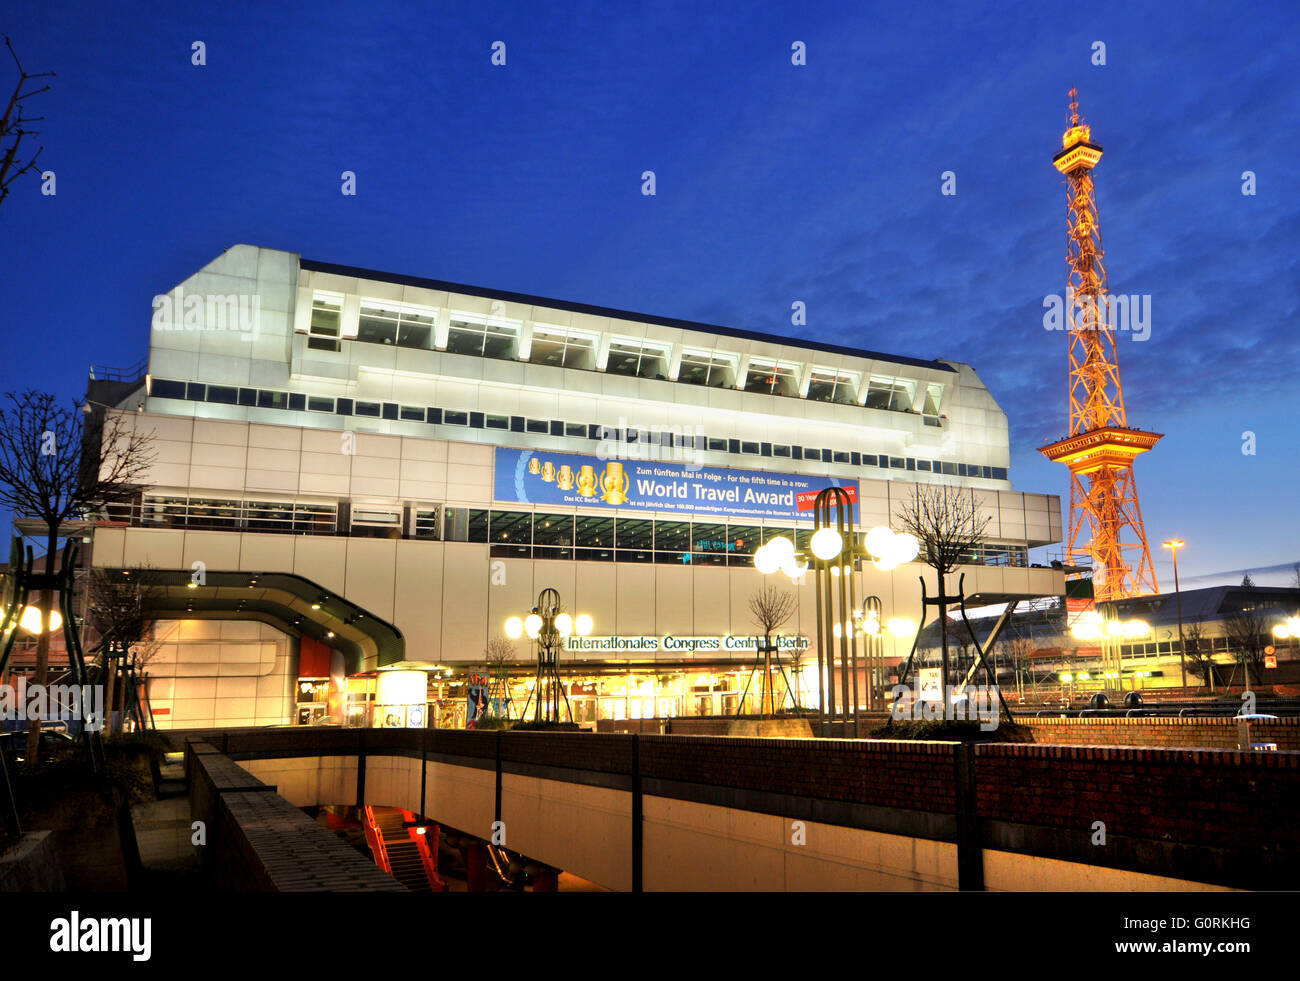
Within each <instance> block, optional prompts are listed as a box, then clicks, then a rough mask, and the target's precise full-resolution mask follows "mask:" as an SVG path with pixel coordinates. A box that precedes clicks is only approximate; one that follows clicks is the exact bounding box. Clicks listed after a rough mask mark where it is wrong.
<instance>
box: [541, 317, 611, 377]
mask: <svg viewBox="0 0 1300 981" xmlns="http://www.w3.org/2000/svg"><path fill="white" fill-rule="evenodd" d="M528 360H529V361H530V362H531V363H533V364H549V365H554V366H555V367H557V368H581V369H583V370H586V371H590V370H592V369H593V368H595V367H596V335H595V334H587V333H584V332H583V331H574V330H566V329H565V328H563V327H549V326H545V325H542V324H537V325H535V326H534V327H533V346H532V349H531V350H530V351H529V352H528Z"/></svg>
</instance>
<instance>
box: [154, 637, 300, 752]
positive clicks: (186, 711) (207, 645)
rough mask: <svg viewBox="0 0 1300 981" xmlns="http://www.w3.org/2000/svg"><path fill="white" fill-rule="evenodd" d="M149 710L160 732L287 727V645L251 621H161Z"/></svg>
mask: <svg viewBox="0 0 1300 981" xmlns="http://www.w3.org/2000/svg"><path fill="white" fill-rule="evenodd" d="M154 639H155V640H157V641H158V642H159V646H158V652H157V654H155V655H154V657H153V658H152V659H151V660H150V661H149V667H148V671H149V703H150V706H151V707H152V709H153V714H154V720H155V722H156V724H157V726H158V728H159V729H176V728H179V729H193V728H196V727H207V726H250V725H259V726H266V725H284V724H286V723H289V722H291V721H292V720H293V714H294V691H295V681H296V672H295V663H294V662H295V658H294V650H293V643H292V640H291V638H290V637H289V636H288V635H287V634H285V633H282V632H281V631H279V630H276V629H275V628H273V627H271V626H269V625H268V624H265V623H261V622H260V621H257V620H159V621H158V622H157V623H156V624H155V626H154Z"/></svg>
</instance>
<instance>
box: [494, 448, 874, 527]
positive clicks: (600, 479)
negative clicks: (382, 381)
mask: <svg viewBox="0 0 1300 981" xmlns="http://www.w3.org/2000/svg"><path fill="white" fill-rule="evenodd" d="M827 487H843V488H844V490H845V491H846V492H847V494H848V496H849V500H851V501H853V502H854V503H855V504H856V503H857V500H858V482H857V481H856V480H853V479H851V478H848V479H844V478H838V477H818V476H812V475H809V474H791V473H770V472H768V471H765V470H732V469H730V468H727V467H702V466H693V465H688V464H683V463H665V462H662V461H654V460H602V459H600V458H599V457H594V456H582V455H579V454H576V453H551V452H546V451H538V450H515V449H507V448H505V447H497V449H496V475H495V484H494V489H493V497H494V498H495V499H496V500H498V501H510V502H517V503H520V504H567V505H571V506H576V507H594V508H620V509H623V510H631V511H667V512H677V513H679V514H685V515H694V514H699V515H726V516H728V517H738V518H778V519H785V520H788V521H812V519H813V511H812V508H813V499H814V498H815V497H816V496H817V493H818V492H819V491H821V490H823V489H825V488H827Z"/></svg>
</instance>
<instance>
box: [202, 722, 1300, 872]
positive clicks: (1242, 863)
mask: <svg viewBox="0 0 1300 981" xmlns="http://www.w3.org/2000/svg"><path fill="white" fill-rule="evenodd" d="M212 738H213V740H214V742H215V743H219V744H220V745H221V746H222V747H223V748H224V749H225V750H226V751H227V752H229V753H230V755H231V756H232V757H233V758H234V759H236V760H238V761H240V765H241V766H244V767H245V768H247V769H248V771H249V772H250V773H252V774H253V775H254V776H256V777H258V778H260V779H262V780H264V781H266V782H271V781H272V779H274V782H275V783H276V784H277V785H278V786H279V787H280V789H281V792H282V793H283V794H284V795H285V796H286V797H288V799H289V800H291V801H292V802H293V803H295V804H297V805H299V806H307V805H314V804H330V803H349V804H350V803H356V802H357V800H358V786H357V776H358V775H359V774H360V773H361V770H362V768H360V767H358V765H357V763H356V762H355V761H356V759H357V754H363V755H364V758H365V763H364V776H363V777H362V778H361V779H362V781H363V784H364V790H363V791H362V797H363V799H364V801H365V802H367V803H371V804H377V805H387V806H395V807H402V808H406V809H410V810H413V811H423V813H425V814H426V815H427V816H428V817H430V818H431V819H433V820H435V821H438V822H441V823H444V824H446V825H448V826H450V827H452V828H455V829H457V830H459V831H462V832H466V833H469V834H472V835H475V836H478V837H481V838H485V839H490V838H491V837H492V833H493V830H494V829H493V822H494V821H495V820H496V819H497V816H498V815H499V816H500V818H501V820H502V821H503V822H504V826H505V833H506V842H505V843H506V846H507V847H509V848H511V849H514V850H517V851H520V852H522V853H524V854H525V855H527V856H528V857H530V858H533V859H535V860H537V861H541V862H544V863H547V864H550V865H554V866H556V867H559V868H563V869H566V870H568V871H571V872H573V873H574V874H576V875H579V876H581V877H583V878H585V879H589V880H591V881H593V882H596V883H598V884H600V885H604V886H607V887H609V888H612V889H628V888H632V887H633V886H634V885H635V883H636V881H637V875H638V872H639V874H640V877H641V886H642V888H644V889H647V890H660V889H663V890H667V889H675V890H711V891H721V890H731V889H740V890H770V891H780V890H795V889H798V890H806V889H827V890H829V889H871V890H917V889H926V890H935V889H955V888H958V887H960V888H963V889H966V888H984V889H993V890H1043V889H1061V890H1091V889H1100V890H1131V891H1138V890H1170V889H1197V890H1199V889H1231V888H1251V889H1255V888H1283V887H1285V884H1287V883H1291V882H1293V881H1294V876H1295V874H1296V871H1297V869H1300V829H1298V828H1296V827H1295V826H1294V824H1293V823H1290V822H1287V821H1285V820H1279V818H1278V816H1279V815H1286V814H1289V813H1291V812H1292V811H1293V810H1294V808H1295V805H1296V803H1297V801H1300V754H1298V753H1286V752H1281V753H1271V752H1269V753H1228V752H1214V751H1186V750H1136V749H1119V748H1095V747H1093V748H1084V747H1068V746H1035V745H981V746H976V747H969V746H968V747H963V746H961V745H960V744H952V743H905V742H885V741H854V740H826V739H820V740H794V739H739V738H715V737H705V736H648V735H647V736H633V735H621V734H618V735H595V734H582V733H572V734H568V733H564V734H561V733H499V734H498V733H491V732H485V733H476V732H453V731H442V730H427V731H420V730H332V731H323V732H306V731H295V730H260V731H258V730H249V731H238V730H234V731H225V732H222V733H219V734H213V736H212ZM422 753H424V754H427V762H426V766H425V774H426V781H427V786H426V793H425V798H424V800H423V801H421V800H420V759H421V754H422ZM349 757H351V759H352V760H353V762H352V763H351V764H350V766H349V763H348V759H349ZM498 773H499V780H500V787H501V794H500V803H499V805H498V803H497V797H496V786H497V780H498ZM349 777H351V779H349ZM638 806H639V807H640V820H639V822H638V821H637V819H636V815H637V807H638ZM1099 829H1100V830H1101V831H1102V832H1103V834H1102V836H1101V837H1100V839H1099V837H1098V831H1099ZM638 832H639V834H640V839H639V845H638V838H637V834H638ZM638 855H639V857H640V860H639V868H638V862H637V856H638Z"/></svg>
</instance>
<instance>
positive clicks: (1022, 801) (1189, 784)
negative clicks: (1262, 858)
mask: <svg viewBox="0 0 1300 981" xmlns="http://www.w3.org/2000/svg"><path fill="white" fill-rule="evenodd" d="M975 754H976V756H975V758H976V766H975V773H976V787H977V789H976V802H977V808H978V812H979V815H980V817H981V818H988V819H992V820H998V821H1011V822H1019V823H1024V824H1031V825H1040V826H1048V827H1058V828H1070V829H1073V830H1076V831H1081V832H1087V831H1088V830H1089V829H1090V827H1091V825H1092V822H1093V821H1103V822H1105V825H1106V832H1107V834H1109V835H1126V836H1130V837H1134V838H1147V839H1156V840H1160V841H1176V842H1179V843H1180V844H1185V845H1191V846H1210V847H1214V848H1226V849H1243V850H1247V851H1259V850H1261V849H1262V850H1264V851H1268V852H1276V853H1279V854H1286V855H1288V856H1289V860H1290V861H1292V862H1294V861H1295V860H1296V859H1297V857H1300V824H1297V823H1296V822H1295V821H1294V820H1293V819H1292V816H1293V815H1294V813H1295V809H1296V807H1297V805H1298V804H1300V755H1298V754H1293V753H1238V752H1219V751H1214V750H1182V751H1170V750H1160V749H1119V748H1100V747H1084V746H1032V745H1025V744H1008V743H991V744H985V745H981V746H978V747H977V748H976V750H975Z"/></svg>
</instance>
